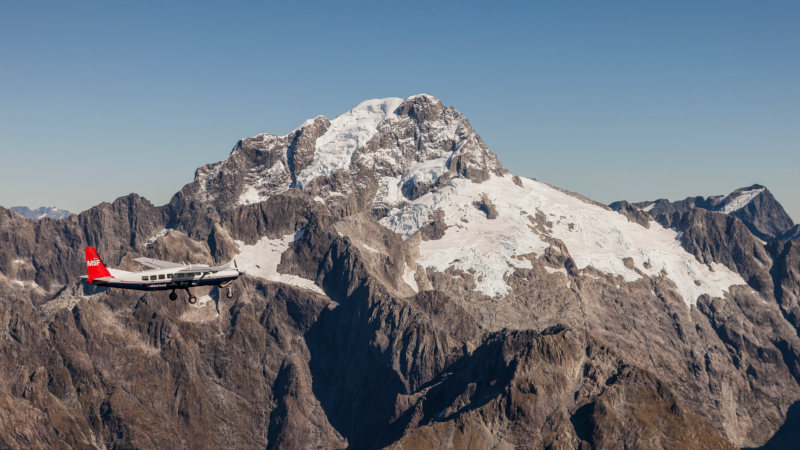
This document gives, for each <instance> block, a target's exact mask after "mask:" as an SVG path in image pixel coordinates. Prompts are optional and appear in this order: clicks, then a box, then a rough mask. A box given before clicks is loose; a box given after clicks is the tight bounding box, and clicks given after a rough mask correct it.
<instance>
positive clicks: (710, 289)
mask: <svg viewBox="0 0 800 450" xmlns="http://www.w3.org/2000/svg"><path fill="white" fill-rule="evenodd" d="M482 194H486V195H487V196H488V198H489V199H490V200H491V202H492V203H494V205H495V207H496V208H497V212H498V217H497V218H496V219H493V220H490V219H488V218H487V217H486V215H485V214H484V213H483V212H482V211H480V210H478V209H477V208H476V207H475V206H474V205H473V203H474V202H475V201H476V200H478V199H479V198H480V197H481V195H482ZM437 209H442V210H443V211H444V213H445V223H446V224H447V225H448V228H447V230H446V232H445V234H444V236H443V237H442V238H441V239H438V240H429V241H422V242H421V243H420V247H419V250H420V256H419V259H418V260H417V263H418V264H422V265H423V266H425V267H433V268H435V269H436V270H439V271H444V270H446V269H447V268H448V267H453V268H455V269H458V270H462V271H464V272H472V273H473V274H474V278H475V280H476V286H477V287H476V289H477V290H478V291H480V292H482V293H484V294H486V295H488V296H492V297H493V296H499V295H505V294H506V293H508V291H509V286H508V284H507V282H506V280H505V277H506V276H508V275H509V274H511V273H512V272H513V271H514V270H515V267H516V266H519V265H520V264H521V260H520V259H519V258H518V256H521V255H526V254H530V253H534V254H537V255H540V254H542V253H543V252H544V250H545V249H546V248H547V247H549V244H548V243H547V242H546V241H545V240H543V239H542V236H541V235H540V234H539V232H538V231H536V226H542V225H544V226H547V225H545V224H541V223H537V224H534V223H533V222H532V221H531V220H529V217H532V216H536V213H537V211H540V212H541V213H543V214H544V215H545V217H546V221H548V222H550V225H551V226H550V227H548V229H547V230H546V232H545V233H546V235H549V236H551V237H554V238H557V239H560V240H561V241H563V242H564V244H565V245H566V247H567V249H568V251H569V253H570V255H571V256H572V258H573V260H574V261H575V264H576V265H577V267H578V269H584V268H586V267H589V266H591V267H594V268H595V269H597V270H599V271H601V272H604V273H608V274H612V275H620V276H622V277H623V278H624V279H625V280H626V281H634V280H637V279H639V278H641V275H639V273H637V272H636V271H634V270H631V269H628V268H627V267H626V266H625V263H624V262H623V259H624V258H627V257H630V258H632V259H633V262H634V266H635V268H636V269H638V270H639V271H641V272H642V273H645V274H647V275H648V276H657V275H659V274H660V273H661V272H662V271H663V272H664V273H665V274H666V275H667V276H668V277H669V278H670V279H671V280H672V281H673V282H674V283H675V284H676V286H677V288H678V293H679V294H680V295H681V296H682V297H683V299H684V301H685V302H686V303H687V304H694V303H695V302H696V301H697V298H698V297H699V296H700V295H703V294H709V295H710V296H712V297H720V296H723V294H724V292H725V291H727V289H728V288H729V287H730V286H731V285H735V284H745V282H744V280H743V279H742V278H741V277H740V276H739V275H738V274H736V273H734V272H732V271H731V270H729V269H728V268H726V267H725V266H722V265H718V264H712V266H711V268H712V269H713V270H710V269H709V267H708V266H705V265H703V264H701V263H700V262H699V261H697V259H696V258H695V257H694V256H692V255H691V254H689V253H687V252H686V251H685V250H684V249H683V248H682V247H681V245H680V242H679V241H678V240H677V239H676V237H677V232H675V231H674V230H670V229H666V228H664V227H662V226H661V225H659V224H658V223H656V222H651V223H650V228H645V227H643V226H641V225H639V224H636V223H632V222H629V221H628V220H627V218H625V216H623V215H621V214H618V213H616V212H614V211H610V210H608V209H605V208H602V207H600V206H597V205H594V204H590V203H587V202H584V201H582V200H580V199H578V198H576V197H573V196H571V195H568V194H565V193H563V192H561V191H559V190H557V189H554V188H552V187H550V186H547V185H545V184H542V183H539V182H536V181H534V180H530V179H523V182H522V186H521V187H520V186H517V185H516V184H514V182H513V181H512V177H511V176H505V177H493V178H491V179H490V180H489V181H486V182H484V183H473V182H471V181H469V180H465V179H460V178H458V179H454V180H453V181H452V182H450V184H448V185H447V186H443V187H440V188H439V189H437V190H436V191H434V192H430V193H428V194H426V195H424V196H422V197H420V198H418V199H416V200H414V201H412V202H410V203H409V204H407V205H406V206H404V207H403V208H402V209H394V210H392V211H391V212H390V213H389V215H388V216H387V217H385V218H384V219H382V220H381V224H383V225H384V226H386V227H387V228H389V229H390V230H393V231H395V232H397V233H400V234H401V235H403V236H404V237H405V238H407V237H409V236H411V235H412V234H414V233H415V232H416V231H418V230H419V229H420V228H421V227H422V226H424V225H425V224H426V223H428V221H429V220H430V219H429V218H430V216H431V213H432V212H433V211H435V210H437ZM523 261H525V263H528V264H530V262H529V261H527V260H523ZM645 263H648V266H649V267H650V268H649V269H648V268H646V267H645Z"/></svg>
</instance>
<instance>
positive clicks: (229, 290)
mask: <svg viewBox="0 0 800 450" xmlns="http://www.w3.org/2000/svg"><path fill="white" fill-rule="evenodd" d="M225 296H226V297H228V298H233V290H232V289H231V288H228V290H227V292H225Z"/></svg>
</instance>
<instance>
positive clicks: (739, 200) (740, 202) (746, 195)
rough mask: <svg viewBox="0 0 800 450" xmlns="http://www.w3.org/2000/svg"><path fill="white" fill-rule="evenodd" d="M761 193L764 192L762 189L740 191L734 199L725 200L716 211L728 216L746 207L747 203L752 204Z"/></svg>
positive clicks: (729, 197)
mask: <svg viewBox="0 0 800 450" xmlns="http://www.w3.org/2000/svg"><path fill="white" fill-rule="evenodd" d="M762 192H764V188H758V189H751V190H749V191H742V192H740V193H738V194H736V197H731V196H728V198H727V199H725V203H724V204H723V205H722V207H721V208H719V210H718V211H719V212H721V213H723V214H730V213H732V212H734V211H738V210H740V209H742V208H744V207H745V206H747V204H748V203H750V202H752V201H753V200H754V199H755V198H756V197H758V195H759V194H761V193H762Z"/></svg>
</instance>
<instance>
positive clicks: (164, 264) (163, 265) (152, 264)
mask: <svg viewBox="0 0 800 450" xmlns="http://www.w3.org/2000/svg"><path fill="white" fill-rule="evenodd" d="M133 260H134V261H136V262H138V263H139V264H141V265H143V266H147V267H149V268H151V269H171V268H173V267H186V265H184V264H178V263H174V262H169V261H161V260H158V259H153V258H145V257H141V258H134V259H133Z"/></svg>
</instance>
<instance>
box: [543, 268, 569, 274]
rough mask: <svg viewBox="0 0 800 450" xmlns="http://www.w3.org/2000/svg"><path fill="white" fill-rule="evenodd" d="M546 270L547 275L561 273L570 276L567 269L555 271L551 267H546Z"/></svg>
mask: <svg viewBox="0 0 800 450" xmlns="http://www.w3.org/2000/svg"><path fill="white" fill-rule="evenodd" d="M544 270H546V271H547V273H560V274H563V275H564V276H565V277H566V276H569V274H568V273H567V269H565V268H563V267H562V268H560V269H554V268H552V267H549V266H544Z"/></svg>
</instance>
